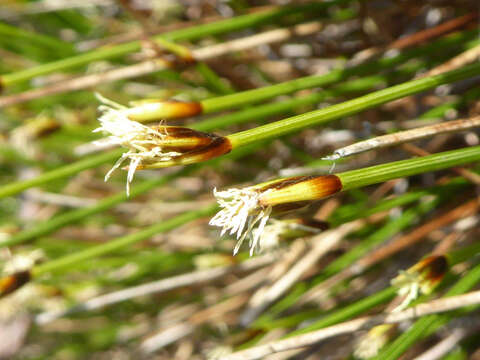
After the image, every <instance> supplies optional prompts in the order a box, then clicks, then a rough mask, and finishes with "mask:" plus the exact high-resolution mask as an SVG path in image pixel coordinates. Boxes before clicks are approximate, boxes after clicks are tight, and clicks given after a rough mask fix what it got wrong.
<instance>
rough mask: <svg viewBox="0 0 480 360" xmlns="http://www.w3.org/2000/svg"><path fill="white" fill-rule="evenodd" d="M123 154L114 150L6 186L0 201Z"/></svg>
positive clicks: (2, 188)
mask: <svg viewBox="0 0 480 360" xmlns="http://www.w3.org/2000/svg"><path fill="white" fill-rule="evenodd" d="M122 153H123V150H122V149H116V150H114V151H110V152H107V153H102V154H99V155H92V156H89V157H88V158H86V159H82V160H80V161H77V162H75V163H73V164H70V165H66V166H62V167H60V168H58V169H55V170H52V171H49V172H46V173H44V174H42V175H39V176H37V177H36V178H33V179H30V180H25V181H19V182H15V183H13V184H10V185H6V186H3V187H1V188H0V199H1V198H4V197H6V196H11V195H14V194H17V193H19V192H21V191H23V190H26V189H29V188H31V187H34V186H38V185H42V184H45V183H47V182H49V181H53V180H56V179H60V178H63V177H67V176H71V175H74V174H76V173H79V172H80V171H83V170H86V169H90V168H93V167H96V166H99V165H102V164H105V163H107V162H109V161H113V160H115V159H116V158H118V157H119V156H121V154H122Z"/></svg>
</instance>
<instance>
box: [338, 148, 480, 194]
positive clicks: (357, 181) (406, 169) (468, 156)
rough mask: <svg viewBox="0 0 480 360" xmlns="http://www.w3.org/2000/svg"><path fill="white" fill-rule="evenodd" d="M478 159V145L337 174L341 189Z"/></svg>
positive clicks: (479, 150) (479, 152) (479, 153)
mask: <svg viewBox="0 0 480 360" xmlns="http://www.w3.org/2000/svg"><path fill="white" fill-rule="evenodd" d="M478 160H480V146H472V147H467V148H463V149H458V150H451V151H445V152H441V153H438V154H433V155H428V156H423V157H419V158H413V159H406V160H400V161H395V162H391V163H387V164H382V165H376V166H371V167H367V168H363V169H358V170H352V171H346V172H343V173H339V174H337V176H338V177H339V178H340V180H341V182H342V190H349V189H353V188H358V187H362V186H367V185H371V184H376V183H380V182H384V181H388V180H392V179H396V178H401V177H407V176H412V175H417V174H421V173H425V172H429V171H436V170H441V169H446V168H449V167H453V166H457V165H463V164H468V163H471V162H474V161H478Z"/></svg>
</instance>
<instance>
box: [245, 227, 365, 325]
mask: <svg viewBox="0 0 480 360" xmlns="http://www.w3.org/2000/svg"><path fill="white" fill-rule="evenodd" d="M364 224H365V221H364V220H355V221H352V222H350V223H347V224H343V225H341V226H339V227H338V228H336V229H332V230H328V231H325V232H323V233H321V234H319V235H316V236H314V237H313V238H312V241H311V242H312V244H314V246H313V248H312V249H310V251H309V252H308V253H307V254H306V255H305V256H304V257H302V258H301V259H300V260H299V261H297V262H296V263H295V265H293V266H292V268H291V269H290V270H289V271H288V272H287V273H286V274H285V275H283V276H282V277H281V278H280V279H279V280H278V281H277V282H275V283H274V284H273V285H272V286H271V287H270V288H269V289H268V290H267V291H265V292H262V294H261V296H256V297H253V298H252V300H251V301H250V302H249V305H248V308H247V309H246V310H245V312H244V314H243V316H242V319H241V323H242V324H243V325H244V326H246V325H248V324H250V323H251V322H252V321H254V320H255V319H256V318H257V317H258V316H259V315H260V314H261V313H262V312H263V311H264V310H265V309H267V308H268V307H269V306H270V305H271V304H272V303H273V302H275V301H276V300H277V299H278V298H279V297H280V296H282V295H284V294H285V293H286V292H287V291H288V289H290V288H291V287H292V286H293V285H294V284H295V283H296V282H297V281H298V280H299V279H300V278H301V277H302V275H303V274H304V273H305V272H306V271H308V270H309V269H310V268H311V267H312V266H313V265H314V264H315V263H316V262H317V261H318V260H319V259H320V258H321V257H322V256H324V255H325V254H326V253H327V252H328V251H330V250H331V249H332V248H333V247H335V246H336V245H338V243H339V242H340V241H341V240H342V239H343V238H344V237H345V236H347V235H348V234H349V233H351V232H352V231H355V230H358V229H359V228H361V227H362V226H363V225H364Z"/></svg>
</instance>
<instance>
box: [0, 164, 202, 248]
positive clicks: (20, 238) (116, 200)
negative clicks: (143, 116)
mask: <svg viewBox="0 0 480 360" xmlns="http://www.w3.org/2000/svg"><path fill="white" fill-rule="evenodd" d="M193 169H194V168H186V169H184V170H182V171H178V172H176V173H174V174H171V175H166V176H161V177H159V178H156V179H152V180H148V181H145V182H143V183H142V184H140V185H138V186H135V187H134V189H133V190H132V191H131V193H130V197H128V196H127V195H126V194H125V192H124V191H121V192H119V193H117V194H115V195H113V196H110V197H107V198H105V199H103V200H101V201H100V202H99V203H98V204H95V205H93V206H88V207H85V208H81V209H77V210H72V211H69V212H66V213H62V214H60V215H58V216H55V217H53V218H52V219H49V220H47V221H45V222H42V223H39V224H37V225H36V226H34V227H32V228H30V229H27V230H24V231H21V232H19V233H18V234H15V235H13V236H11V237H9V238H8V239H6V240H5V241H2V242H0V246H12V245H17V244H20V243H24V242H26V241H29V240H32V239H35V238H38V237H40V236H45V235H47V234H50V233H52V232H54V231H55V230H58V229H60V228H61V227H63V226H65V225H68V224H71V223H74V222H77V221H80V220H81V219H85V218H87V217H89V216H91V215H94V214H98V213H99V212H102V211H105V210H108V209H111V208H112V207H114V206H115V205H118V204H120V203H122V202H125V201H127V200H128V199H129V198H132V197H136V196H139V195H140V194H143V193H145V192H147V191H149V190H151V189H153V188H155V187H157V186H161V185H163V184H166V183H168V182H169V181H170V180H172V179H173V178H175V177H177V176H180V175H186V174H187V173H189V172H191V170H193Z"/></svg>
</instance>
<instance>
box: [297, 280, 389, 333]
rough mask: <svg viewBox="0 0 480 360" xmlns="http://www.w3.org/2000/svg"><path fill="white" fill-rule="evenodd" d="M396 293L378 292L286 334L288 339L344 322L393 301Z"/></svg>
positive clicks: (387, 289)
mask: <svg viewBox="0 0 480 360" xmlns="http://www.w3.org/2000/svg"><path fill="white" fill-rule="evenodd" d="M396 293H397V288H395V287H393V286H390V287H388V288H386V289H384V290H382V291H379V292H377V293H375V294H373V295H371V296H368V297H366V298H364V299H362V300H360V301H357V302H355V303H353V304H351V305H348V306H345V307H344V308H341V309H339V310H337V311H334V312H332V313H331V314H329V315H327V316H325V317H323V318H322V319H320V320H319V321H316V322H314V323H313V324H311V325H309V326H307V327H305V328H303V329H300V330H296V331H293V332H291V333H290V334H288V337H290V336H294V335H299V334H304V333H308V332H310V331H315V330H318V329H321V328H325V327H327V326H331V325H334V324H338V323H339V322H342V321H346V320H348V319H351V318H353V317H354V316H357V315H359V314H362V313H364V312H365V311H367V310H370V309H371V308H373V307H375V306H377V305H380V304H384V303H386V302H387V301H389V300H391V299H393V298H394V297H395V295H396Z"/></svg>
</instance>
